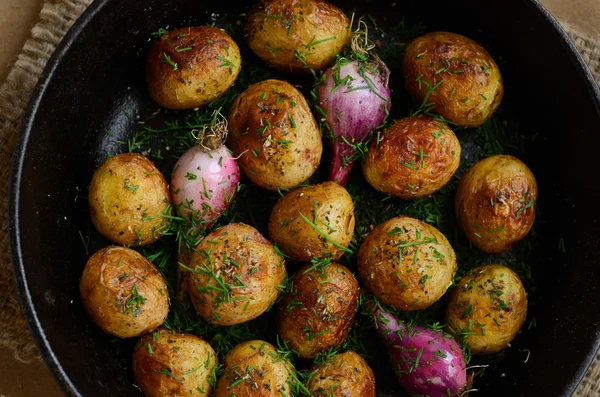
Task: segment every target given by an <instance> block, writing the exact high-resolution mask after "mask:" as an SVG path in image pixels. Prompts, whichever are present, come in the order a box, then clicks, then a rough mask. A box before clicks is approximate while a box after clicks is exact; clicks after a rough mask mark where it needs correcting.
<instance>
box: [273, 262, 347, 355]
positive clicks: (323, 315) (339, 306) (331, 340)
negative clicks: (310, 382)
mask: <svg viewBox="0 0 600 397" xmlns="http://www.w3.org/2000/svg"><path fill="white" fill-rule="evenodd" d="M357 302H358V282H357V281H356V278H354V276H353V275H352V273H351V272H350V270H348V269H347V268H346V267H344V266H342V265H338V264H337V263H330V264H326V263H323V264H320V265H317V266H315V265H306V266H304V267H302V268H300V270H298V272H296V274H295V276H294V278H293V279H292V289H291V291H290V292H289V293H288V294H287V295H286V296H285V298H284V299H283V300H282V301H281V302H280V303H279V313H278V315H279V317H278V320H277V328H278V329H279V335H280V336H281V338H282V339H283V340H285V341H287V342H288V343H289V346H290V347H291V348H292V349H293V350H294V351H296V352H298V354H299V355H300V357H303V358H314V357H316V355H317V354H319V353H320V352H322V351H324V350H327V349H329V348H330V347H334V346H338V345H340V344H341V343H343V342H344V340H345V339H346V337H347V336H348V332H350V326H351V325H352V322H353V321H354V314H355V313H356V305H357Z"/></svg>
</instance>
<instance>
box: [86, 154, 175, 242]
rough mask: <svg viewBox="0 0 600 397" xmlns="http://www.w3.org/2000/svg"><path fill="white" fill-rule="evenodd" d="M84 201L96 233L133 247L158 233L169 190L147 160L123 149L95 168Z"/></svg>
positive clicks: (165, 209)
mask: <svg viewBox="0 0 600 397" xmlns="http://www.w3.org/2000/svg"><path fill="white" fill-rule="evenodd" d="M88 204H89V208H90V213H91V216H92V222H93V223H94V226H96V229H97V230H98V232H100V234H102V235H103V236H104V237H106V238H108V239H110V240H112V241H114V242H115V243H117V244H121V245H127V246H133V247H137V246H142V245H148V244H151V243H153V242H155V241H156V240H158V239H159V238H161V237H162V234H161V231H163V230H165V229H166V227H167V224H168V222H167V219H166V218H165V217H163V215H170V213H169V214H165V213H166V212H168V208H169V205H170V204H171V194H170V193H169V186H168V185H167V182H166V181H165V178H164V177H163V175H162V174H161V173H160V171H159V170H158V169H157V168H156V167H155V166H154V164H152V162H151V161H150V160H148V159H147V158H146V157H144V156H142V155H141V154H137V153H125V154H118V155H116V156H113V157H111V158H109V159H108V160H106V161H105V162H104V163H103V164H102V165H101V166H100V168H98V169H97V170H96V172H95V173H94V176H93V177H92V181H91V182H90V186H89V187H88Z"/></svg>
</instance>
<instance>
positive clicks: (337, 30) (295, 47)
mask: <svg viewBox="0 0 600 397" xmlns="http://www.w3.org/2000/svg"><path fill="white" fill-rule="evenodd" d="M245 29H246V36H247V38H248V46H249V47H250V49H251V50H252V51H254V53H255V54H256V55H258V57H259V58H260V59H262V60H263V61H265V62H266V63H267V64H269V65H271V66H273V67H274V68H276V69H278V70H281V71H283V72H292V73H309V72H310V68H312V69H314V70H321V69H323V68H325V67H326V66H327V65H329V64H330V63H331V62H332V61H333V60H334V59H335V57H336V55H337V54H338V53H340V52H341V51H342V49H343V48H344V46H345V45H346V44H348V43H349V41H350V37H351V35H352V32H351V30H350V21H349V20H348V17H347V16H346V15H345V14H344V13H343V12H342V11H341V10H340V9H339V8H337V7H335V6H334V5H332V4H330V3H328V2H326V1H323V0H303V1H296V0H283V1H282V0H261V1H259V2H258V3H257V4H255V5H254V7H252V9H251V10H250V12H249V13H248V17H247V18H246V26H245Z"/></svg>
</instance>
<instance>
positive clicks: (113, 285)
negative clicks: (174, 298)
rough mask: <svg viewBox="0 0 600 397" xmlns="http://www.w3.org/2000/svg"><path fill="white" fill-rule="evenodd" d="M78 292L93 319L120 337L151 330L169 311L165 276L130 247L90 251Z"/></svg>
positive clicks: (103, 328)
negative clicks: (92, 253) (91, 253)
mask: <svg viewBox="0 0 600 397" xmlns="http://www.w3.org/2000/svg"><path fill="white" fill-rule="evenodd" d="M79 292H80V295H81V301H82V303H83V307H84V308H85V310H86V312H87V313H88V315H89V316H90V318H91V319H92V321H93V322H94V323H95V324H96V325H97V326H98V327H100V329H102V331H104V332H107V333H109V334H111V335H115V336H118V337H120V338H129V337H133V336H139V335H142V334H144V333H146V332H150V331H152V330H153V329H155V328H156V327H158V326H159V325H161V324H162V323H163V322H164V321H165V319H166V318H167V315H168V314H169V292H168V291H167V284H166V283H165V279H164V278H163V276H162V274H161V273H160V271H159V270H158V269H157V268H156V267H155V266H154V265H153V264H152V263H150V262H149V261H148V260H147V259H146V258H144V257H143V256H142V255H141V254H140V253H138V252H137V251H134V250H132V249H130V248H125V247H117V246H111V247H106V248H103V249H101V250H100V251H98V252H96V253H95V254H94V255H92V257H91V258H90V259H89V260H88V261H87V263H86V265H85V268H84V269H83V275H82V276H81V280H80V282H79Z"/></svg>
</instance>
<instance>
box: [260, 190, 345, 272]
mask: <svg viewBox="0 0 600 397" xmlns="http://www.w3.org/2000/svg"><path fill="white" fill-rule="evenodd" d="M354 221H355V220H354V203H353V202H352V197H350V195H349V194H348V192H347V191H346V189H344V188H343V187H341V186H340V185H338V184H337V183H335V182H324V183H320V184H318V185H312V186H302V187H299V188H297V189H294V190H291V191H289V192H287V193H286V194H285V195H284V196H283V197H282V198H280V199H279V201H277V203H276V204H275V206H274V207H273V210H272V211H271V216H270V217H269V236H270V237H271V239H272V240H273V241H274V242H275V243H277V245H278V247H279V249H281V251H282V252H283V253H284V254H285V255H287V256H289V257H290V258H291V259H292V260H294V261H297V262H310V261H311V259H313V258H332V259H334V260H337V259H339V258H340V257H341V256H342V254H343V253H344V252H351V251H350V250H349V249H348V245H349V244H350V241H351V240H352V236H353V234H354Z"/></svg>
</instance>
